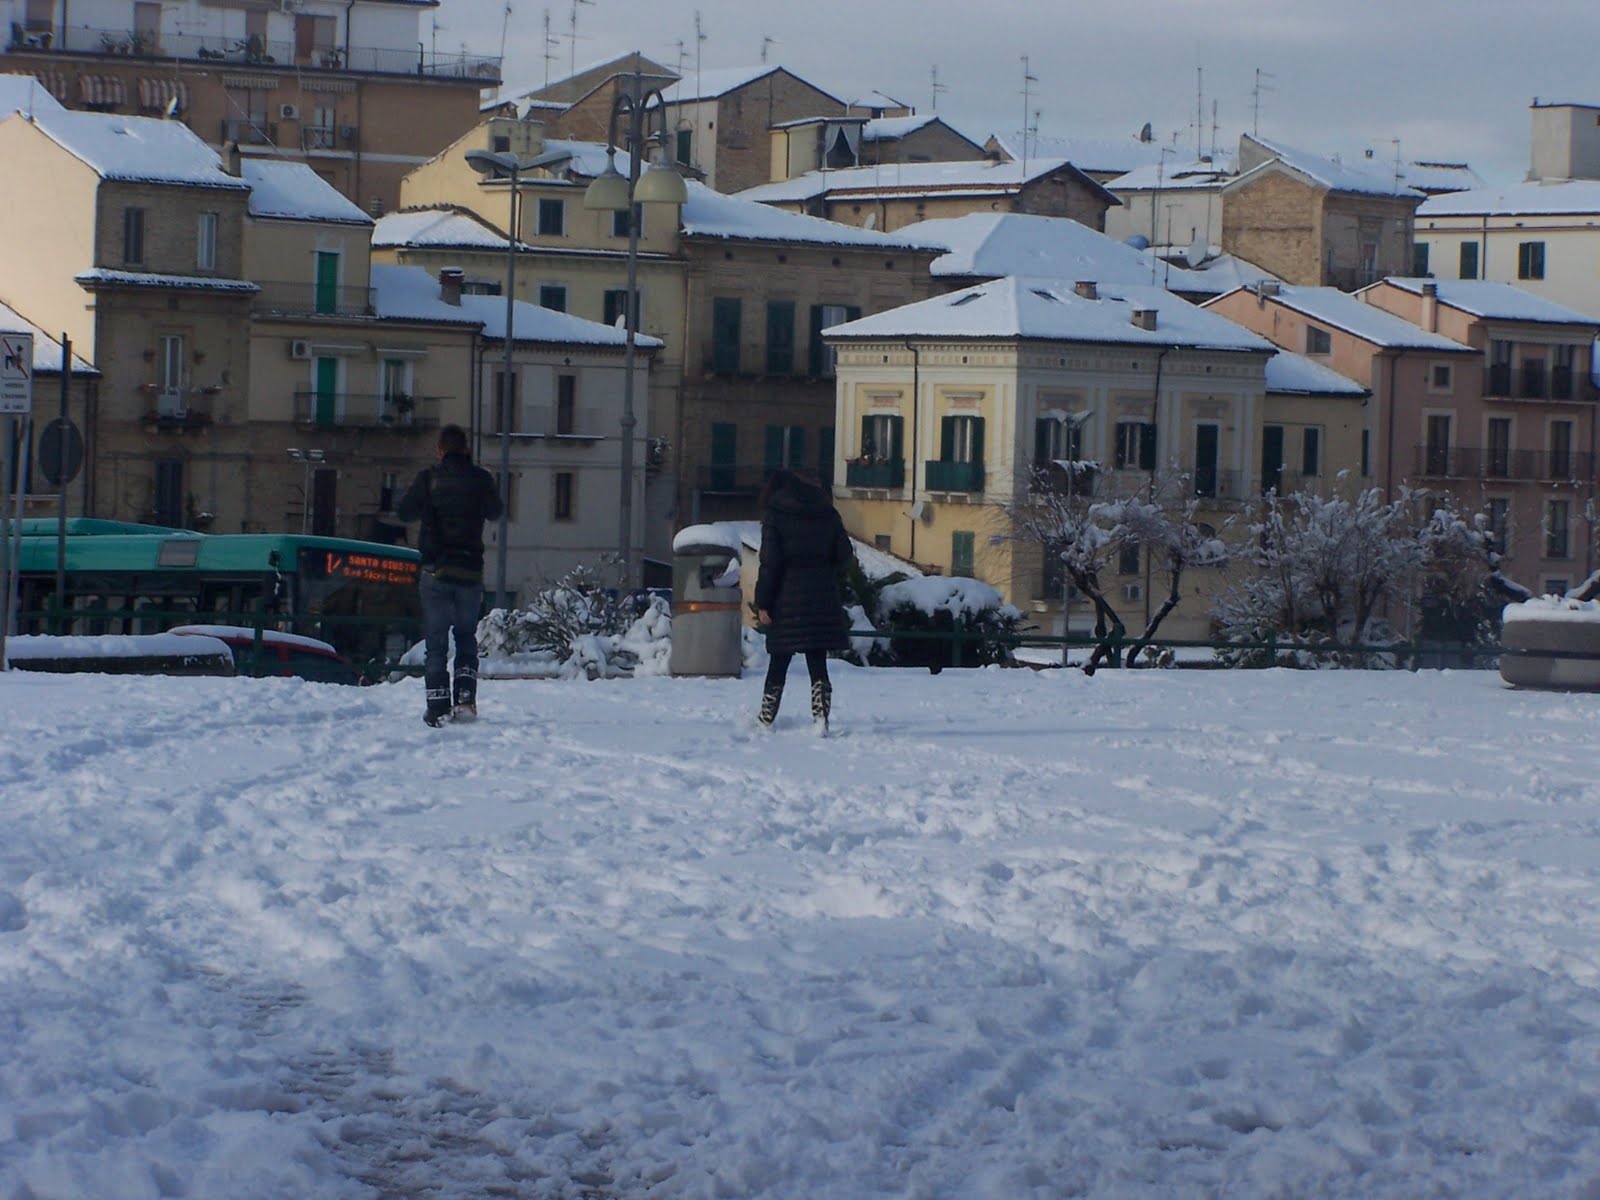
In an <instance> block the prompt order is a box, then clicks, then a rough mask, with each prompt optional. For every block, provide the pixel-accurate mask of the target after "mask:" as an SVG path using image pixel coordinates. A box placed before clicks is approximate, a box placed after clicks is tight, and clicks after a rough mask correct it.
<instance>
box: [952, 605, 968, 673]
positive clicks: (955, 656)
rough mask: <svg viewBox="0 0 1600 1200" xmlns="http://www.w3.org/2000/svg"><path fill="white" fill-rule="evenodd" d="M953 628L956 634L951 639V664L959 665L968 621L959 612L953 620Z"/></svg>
mask: <svg viewBox="0 0 1600 1200" xmlns="http://www.w3.org/2000/svg"><path fill="white" fill-rule="evenodd" d="M951 628H952V629H953V630H954V632H955V636H954V637H952V638H951V639H950V642H951V651H950V665H951V666H953V667H959V666H960V665H961V643H962V640H963V639H964V637H965V635H966V622H964V621H963V620H962V619H961V616H960V614H959V613H958V614H956V616H955V618H954V619H953V620H952V621H951Z"/></svg>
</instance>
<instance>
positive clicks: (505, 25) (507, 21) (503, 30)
mask: <svg viewBox="0 0 1600 1200" xmlns="http://www.w3.org/2000/svg"><path fill="white" fill-rule="evenodd" d="M510 30H511V0H506V15H505V17H504V18H503V19H502V20H501V22H500V61H501V62H505V60H506V34H507V33H508V32H510Z"/></svg>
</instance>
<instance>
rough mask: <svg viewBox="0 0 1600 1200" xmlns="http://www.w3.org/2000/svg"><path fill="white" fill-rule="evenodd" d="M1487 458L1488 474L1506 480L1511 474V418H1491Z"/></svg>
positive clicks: (1486, 467) (1486, 468) (1485, 463)
mask: <svg viewBox="0 0 1600 1200" xmlns="http://www.w3.org/2000/svg"><path fill="white" fill-rule="evenodd" d="M1488 451H1489V452H1488V454H1487V455H1486V456H1485V462H1484V470H1485V473H1486V474H1489V475H1493V476H1496V477H1498V478H1500V479H1504V478H1505V477H1506V476H1507V475H1509V474H1511V418H1510V417H1490V418H1489V445H1488Z"/></svg>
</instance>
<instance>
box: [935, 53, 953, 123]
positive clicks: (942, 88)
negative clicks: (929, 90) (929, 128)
mask: <svg viewBox="0 0 1600 1200" xmlns="http://www.w3.org/2000/svg"><path fill="white" fill-rule="evenodd" d="M949 90H950V89H949V88H948V87H946V86H945V85H944V84H942V83H940V82H939V64H938V63H934V64H933V111H934V112H938V111H939V97H940V95H942V94H943V93H945V92H948V91H949Z"/></svg>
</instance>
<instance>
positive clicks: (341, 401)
mask: <svg viewBox="0 0 1600 1200" xmlns="http://www.w3.org/2000/svg"><path fill="white" fill-rule="evenodd" d="M442 399H443V397H441V396H384V395H370V394H363V393H358V392H310V391H308V392H296V393H295V394H294V420H295V424H297V425H310V426H314V427H315V428H318V429H392V430H395V431H396V432H398V433H405V432H408V431H411V430H416V429H432V428H436V427H437V426H438V424H439V404H440V401H441V400H442Z"/></svg>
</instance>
